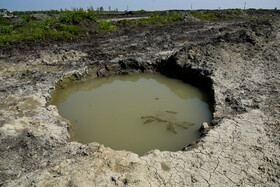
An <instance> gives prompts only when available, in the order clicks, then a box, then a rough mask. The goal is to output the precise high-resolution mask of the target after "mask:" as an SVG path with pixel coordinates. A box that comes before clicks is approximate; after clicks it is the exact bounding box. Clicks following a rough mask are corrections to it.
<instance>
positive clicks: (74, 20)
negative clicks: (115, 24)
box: [59, 10, 97, 24]
mask: <svg viewBox="0 0 280 187" xmlns="http://www.w3.org/2000/svg"><path fill="white" fill-rule="evenodd" d="M85 19H88V20H90V21H97V19H96V17H95V15H94V13H93V12H85V11H83V10H79V11H74V12H71V11H67V12H65V13H63V14H62V15H61V16H60V18H59V20H60V22H62V23H68V24H79V23H80V22H81V21H83V20H85Z"/></svg>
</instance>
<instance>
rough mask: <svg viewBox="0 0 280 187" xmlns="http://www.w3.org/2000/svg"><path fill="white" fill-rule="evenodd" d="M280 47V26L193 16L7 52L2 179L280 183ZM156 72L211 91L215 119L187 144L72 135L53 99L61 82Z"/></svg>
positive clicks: (1, 96)
mask: <svg viewBox="0 0 280 187" xmlns="http://www.w3.org/2000/svg"><path fill="white" fill-rule="evenodd" d="M46 46H47V47H46ZM279 46H280V28H279V23H275V22H274V23H269V22H266V21H228V22H205V23H203V22H193V23H188V22H187V21H186V22H182V23H180V24H176V25H169V26H168V25H167V26H164V27H148V28H139V29H134V30H127V31H126V32H120V33H114V34H111V35H108V36H105V37H103V38H96V39H94V40H93V39H92V40H88V41H86V40H83V41H81V42H76V43H75V42H71V43H68V44H67V43H63V44H61V43H52V44H51V45H44V46H43V45H36V44H34V45H29V46H28V45H26V46H24V47H20V46H18V45H17V46H13V47H10V49H9V50H7V48H5V49H1V58H0V186H255V185H261V186H264V185H267V186H279V185H280V148H279V146H280V141H279V140H280V139H279V138H280V135H279V130H280V128H279V127H280V126H279V122H280V117H279V116H280V97H279V96H280V55H279V54H280V47H279ZM154 71H158V72H160V73H163V74H166V75H169V76H174V77H177V78H180V79H183V80H186V81H189V82H192V83H193V84H197V85H199V86H202V87H205V88H206V89H208V91H209V93H212V94H213V100H214V103H215V104H214V113H213V126H212V127H211V129H210V130H209V131H208V132H207V133H205V135H204V136H203V137H202V138H201V139H200V140H199V141H197V142H195V143H193V144H192V145H186V147H185V148H184V149H182V151H177V152H168V151H159V150H151V151H150V152H148V153H147V154H145V155H144V156H141V157H140V156H138V155H137V154H134V153H132V152H127V151H115V150H112V149H110V148H108V147H104V146H103V145H102V144H99V143H94V142H93V143H90V144H87V145H83V144H80V143H78V142H74V141H69V138H70V131H71V124H70V122H69V121H68V120H67V119H63V118H62V117H61V116H60V115H59V114H58V111H57V108H56V106H53V105H49V102H50V100H51V94H52V93H53V91H54V90H55V88H56V86H60V87H63V86H66V85H67V84H69V83H70V82H72V81H80V80H83V79H87V78H96V77H98V76H109V75H111V74H128V73H142V72H154Z"/></svg>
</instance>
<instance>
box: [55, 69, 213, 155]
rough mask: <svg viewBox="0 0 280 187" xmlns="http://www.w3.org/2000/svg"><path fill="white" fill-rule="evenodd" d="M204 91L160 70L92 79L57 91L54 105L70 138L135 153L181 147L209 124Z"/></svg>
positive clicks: (141, 153)
mask: <svg viewBox="0 0 280 187" xmlns="http://www.w3.org/2000/svg"><path fill="white" fill-rule="evenodd" d="M206 98H207V97H206V93H204V92H202V91H201V90H199V89H198V88H196V87H193V86H191V85H189V84H186V83H184V82H182V81H180V80H176V79H171V78H167V77H165V76H163V75H160V74H135V75H125V76H113V77H109V78H100V79H97V80H96V79H95V80H91V81H87V82H83V83H79V84H74V85H71V86H69V87H67V88H65V89H62V90H58V91H57V92H56V94H55V96H54V102H53V104H55V105H57V106H58V110H59V113H60V115H61V116H63V117H64V118H67V119H69V120H70V121H71V123H72V125H73V129H74V134H75V135H74V139H75V140H76V141H78V142H81V143H85V144H86V143H90V142H98V143H101V144H104V145H105V146H109V147H111V148H112V149H115V150H127V151H133V152H135V153H137V154H139V155H143V154H145V153H146V152H147V151H149V150H153V149H160V150H162V151H164V150H167V151H177V150H181V149H182V148H183V147H184V146H186V145H187V144H189V143H191V142H193V141H195V140H197V139H198V138H199V136H200V134H199V131H198V130H199V128H200V126H201V124H202V123H203V122H208V123H210V121H211V116H212V115H211V112H210V109H209V107H210V105H209V103H207V99H206Z"/></svg>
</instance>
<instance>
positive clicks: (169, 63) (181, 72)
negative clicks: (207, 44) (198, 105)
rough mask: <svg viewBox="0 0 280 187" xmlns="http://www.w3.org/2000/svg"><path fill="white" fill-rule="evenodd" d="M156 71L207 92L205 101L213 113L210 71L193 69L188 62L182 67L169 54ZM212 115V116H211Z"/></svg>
mask: <svg viewBox="0 0 280 187" xmlns="http://www.w3.org/2000/svg"><path fill="white" fill-rule="evenodd" d="M156 71H157V72H159V73H160V74H162V75H165V76H168V77H171V78H176V79H179V80H182V81H184V82H186V83H189V84H191V85H193V86H196V87H198V88H199V89H201V90H203V91H204V92H205V93H207V96H205V97H206V98H204V99H205V101H207V103H210V105H209V109H210V111H211V112H212V113H213V112H214V106H215V99H214V89H213V80H212V79H211V78H210V74H211V73H210V72H209V71H207V70H201V69H194V68H192V67H191V65H190V64H186V65H185V66H184V67H183V68H182V67H181V66H180V65H178V63H177V62H176V59H175V58H174V57H173V56H171V57H170V58H169V59H168V60H165V61H162V62H161V63H160V64H159V65H158V66H157V68H156ZM212 117H213V116H212Z"/></svg>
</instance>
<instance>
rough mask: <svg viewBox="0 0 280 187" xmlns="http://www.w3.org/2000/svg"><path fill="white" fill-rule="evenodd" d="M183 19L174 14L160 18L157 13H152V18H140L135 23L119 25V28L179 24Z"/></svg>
mask: <svg viewBox="0 0 280 187" xmlns="http://www.w3.org/2000/svg"><path fill="white" fill-rule="evenodd" d="M182 19H183V16H182V14H178V13H174V14H170V15H165V16H160V15H159V14H158V13H154V15H153V16H151V17H149V18H141V19H138V20H135V21H126V22H122V23H120V24H119V26H129V25H132V26H135V27H139V26H150V25H157V26H163V25H165V24H167V23H175V22H179V21H181V20H182Z"/></svg>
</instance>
